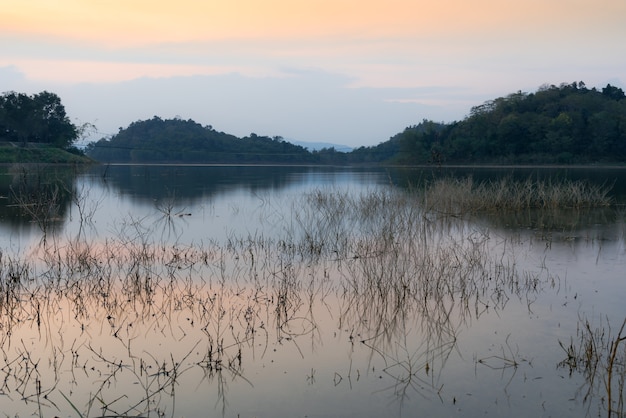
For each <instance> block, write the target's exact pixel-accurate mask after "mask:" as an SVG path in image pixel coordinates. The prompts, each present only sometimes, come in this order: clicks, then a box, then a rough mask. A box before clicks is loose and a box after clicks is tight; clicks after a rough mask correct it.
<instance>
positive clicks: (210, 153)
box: [86, 116, 315, 164]
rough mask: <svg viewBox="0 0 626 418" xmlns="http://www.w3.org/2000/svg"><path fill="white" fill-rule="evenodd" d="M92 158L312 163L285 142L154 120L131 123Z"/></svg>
mask: <svg viewBox="0 0 626 418" xmlns="http://www.w3.org/2000/svg"><path fill="white" fill-rule="evenodd" d="M86 153H87V155H89V156H90V157H92V158H94V159H96V160H98V161H102V162H152V163H244V164H261V163H284V164H286V163H313V162H315V158H314V157H313V155H312V154H311V153H309V152H308V151H307V150H306V149H305V148H303V147H301V146H298V145H294V144H291V143H289V142H287V141H285V140H284V139H283V138H282V137H279V136H276V137H273V138H270V137H267V136H260V135H257V134H255V133H251V134H250V135H249V136H247V137H244V138H238V137H236V136H234V135H230V134H226V133H224V132H218V131H216V130H214V129H213V127H212V126H210V125H208V126H202V125H200V124H199V123H197V122H194V121H193V120H191V119H189V120H182V119H179V118H175V119H161V118H159V117H157V116H154V117H153V118H152V119H149V120H144V121H137V122H133V123H131V124H130V125H129V126H128V127H127V128H126V129H122V128H120V131H119V132H118V133H117V134H116V135H114V136H113V137H111V138H103V139H101V140H99V141H97V142H95V143H92V144H90V145H89V146H88V147H87V149H86Z"/></svg>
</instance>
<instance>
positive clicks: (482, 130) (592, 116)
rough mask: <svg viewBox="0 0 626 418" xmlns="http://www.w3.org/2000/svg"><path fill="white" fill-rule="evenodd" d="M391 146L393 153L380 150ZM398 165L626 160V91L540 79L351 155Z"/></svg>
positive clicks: (421, 124) (605, 161)
mask: <svg viewBox="0 0 626 418" xmlns="http://www.w3.org/2000/svg"><path fill="white" fill-rule="evenodd" d="M383 149H392V150H393V151H392V152H391V154H392V155H389V154H390V153H384V152H381V150H383ZM357 157H359V159H360V160H361V161H363V162H365V161H369V162H394V163H400V164H442V163H450V164H479V163H502V164H504V163H506V164H547V163H551V164H552V163H562V164H571V163H592V162H594V163H595V162H599V163H609V162H625V161H626V96H625V95H624V92H623V90H622V89H620V88H617V87H614V86H611V85H610V84H609V85H607V86H606V87H604V88H603V89H602V90H601V91H598V90H597V89H595V88H593V89H588V88H587V87H586V85H585V83H583V82H574V83H571V84H565V83H564V84H561V85H560V86H558V87H557V86H554V85H544V86H541V87H540V88H539V89H538V90H537V91H536V92H534V93H523V92H521V91H518V92H517V93H513V94H510V95H508V96H506V97H499V98H496V99H494V100H489V101H487V102H485V103H483V104H481V105H478V106H475V107H473V108H472V109H471V110H470V114H469V116H467V117H466V118H465V119H464V120H462V121H459V122H453V123H450V124H441V123H436V122H433V121H428V120H424V121H422V122H421V123H420V124H419V125H415V126H411V127H408V128H406V129H405V130H404V131H403V132H401V133H399V134H397V135H395V136H394V137H392V138H390V139H389V141H387V142H386V143H383V144H379V145H377V146H375V147H369V148H360V149H357V150H355V152H353V155H352V156H350V158H351V160H352V161H355V160H356V159H357Z"/></svg>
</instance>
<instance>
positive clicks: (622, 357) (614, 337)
mask: <svg viewBox="0 0 626 418" xmlns="http://www.w3.org/2000/svg"><path fill="white" fill-rule="evenodd" d="M625 328H626V318H625V319H624V320H623V322H622V324H621V326H620V328H619V330H618V331H617V333H615V332H614V331H612V329H611V324H610V322H608V323H607V325H603V324H599V325H593V324H592V322H591V321H590V320H589V319H588V318H582V319H580V320H579V324H578V335H577V337H578V341H574V338H573V337H572V338H571V339H570V343H569V344H567V345H566V344H564V343H563V342H561V341H559V345H560V346H561V348H562V349H563V350H564V352H565V354H566V358H565V359H564V360H562V361H561V362H560V363H559V365H558V366H559V367H562V368H568V370H569V373H570V375H571V374H572V373H574V372H579V373H582V374H583V376H584V378H585V385H584V387H583V389H584V395H583V402H584V403H587V408H588V410H589V408H591V400H592V399H594V398H599V399H600V403H599V405H600V407H601V408H603V409H604V410H605V412H606V414H607V417H609V418H611V417H613V416H619V417H621V416H624V414H625V413H626V410H625V407H624V402H625V401H626V393H625V392H624V389H625V387H626V343H624V341H626V333H625V331H626V330H625ZM599 413H600V411H599Z"/></svg>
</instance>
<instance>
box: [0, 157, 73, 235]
mask: <svg viewBox="0 0 626 418" xmlns="http://www.w3.org/2000/svg"><path fill="white" fill-rule="evenodd" d="M3 174H4V177H5V178H6V179H8V181H6V182H3V184H0V195H3V196H6V198H7V200H6V203H7V204H6V205H0V218H1V219H8V220H9V222H10V223H11V224H13V225H16V226H17V225H20V224H26V223H34V224H36V225H37V226H38V227H39V228H40V229H41V230H42V231H44V232H45V231H48V230H49V229H50V228H53V227H55V226H59V225H60V224H62V223H63V222H64V221H65V216H66V214H67V211H68V209H69V207H70V204H71V201H72V197H73V193H74V181H75V179H76V176H77V174H78V173H77V169H76V168H75V167H72V168H70V167H63V166H36V165H18V164H16V165H13V166H9V167H7V168H6V172H5V173H3Z"/></svg>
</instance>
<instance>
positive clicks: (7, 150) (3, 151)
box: [0, 143, 93, 164]
mask: <svg viewBox="0 0 626 418" xmlns="http://www.w3.org/2000/svg"><path fill="white" fill-rule="evenodd" d="M91 162H93V160H91V159H90V158H88V157H85V156H82V155H77V154H72V153H71V152H68V151H65V150H63V149H61V148H53V147H30V146H28V147H19V146H15V145H13V144H10V143H0V164H6V163H9V164H10V163H46V164H74V163H78V164H85V163H91Z"/></svg>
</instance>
